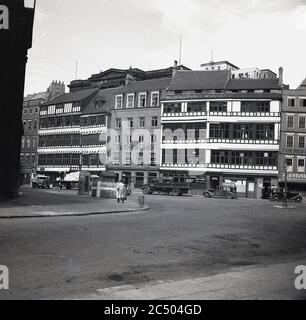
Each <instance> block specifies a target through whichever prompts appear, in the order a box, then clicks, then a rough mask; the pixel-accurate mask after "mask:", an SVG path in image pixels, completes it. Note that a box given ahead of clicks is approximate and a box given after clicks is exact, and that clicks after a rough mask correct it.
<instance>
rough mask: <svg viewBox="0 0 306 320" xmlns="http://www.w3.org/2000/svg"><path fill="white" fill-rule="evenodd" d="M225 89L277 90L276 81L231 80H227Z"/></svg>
mask: <svg viewBox="0 0 306 320" xmlns="http://www.w3.org/2000/svg"><path fill="white" fill-rule="evenodd" d="M226 89H228V90H260V89H270V90H273V89H275V90H279V89H281V86H280V85H279V80H278V79H231V80H229V82H228V84H227V86H226Z"/></svg>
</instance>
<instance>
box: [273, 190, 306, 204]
mask: <svg viewBox="0 0 306 320" xmlns="http://www.w3.org/2000/svg"><path fill="white" fill-rule="evenodd" d="M284 197H285V192H284V191H283V190H281V189H279V188H276V189H273V190H272V193H271V200H272V201H284ZM287 200H288V201H291V202H298V203H300V202H302V201H303V196H302V195H301V194H300V193H298V192H287Z"/></svg>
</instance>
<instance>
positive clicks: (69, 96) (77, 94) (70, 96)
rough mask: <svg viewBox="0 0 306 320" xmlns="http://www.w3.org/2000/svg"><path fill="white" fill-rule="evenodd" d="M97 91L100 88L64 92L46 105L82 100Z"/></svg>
mask: <svg viewBox="0 0 306 320" xmlns="http://www.w3.org/2000/svg"><path fill="white" fill-rule="evenodd" d="M97 91H98V89H86V90H80V91H74V92H69V93H64V94H62V95H60V96H58V97H56V98H54V99H52V100H50V101H48V102H47V103H45V104H44V105H45V106H50V105H55V104H62V103H69V102H77V101H82V100H84V99H86V98H88V97H89V96H91V95H92V94H93V93H95V92H97Z"/></svg>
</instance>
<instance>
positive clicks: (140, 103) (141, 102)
mask: <svg viewBox="0 0 306 320" xmlns="http://www.w3.org/2000/svg"><path fill="white" fill-rule="evenodd" d="M146 106H147V94H146V93H139V101H138V107H139V108H145V107H146Z"/></svg>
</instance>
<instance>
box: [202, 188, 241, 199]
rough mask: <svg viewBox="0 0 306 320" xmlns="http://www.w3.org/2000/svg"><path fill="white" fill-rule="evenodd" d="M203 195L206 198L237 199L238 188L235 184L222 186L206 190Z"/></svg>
mask: <svg viewBox="0 0 306 320" xmlns="http://www.w3.org/2000/svg"><path fill="white" fill-rule="evenodd" d="M203 196H204V197H205V198H224V199H237V190H236V187H235V186H220V187H217V188H216V189H215V190H211V189H209V190H205V191H204V193H203Z"/></svg>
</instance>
